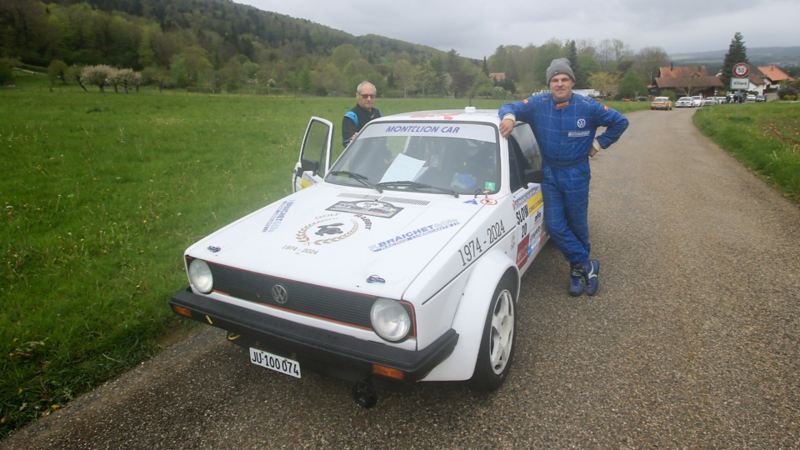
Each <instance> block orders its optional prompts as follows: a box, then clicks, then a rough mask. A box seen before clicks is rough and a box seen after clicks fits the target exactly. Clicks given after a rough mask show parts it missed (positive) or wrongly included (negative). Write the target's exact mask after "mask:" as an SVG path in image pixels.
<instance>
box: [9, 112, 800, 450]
mask: <svg viewBox="0 0 800 450" xmlns="http://www.w3.org/2000/svg"><path fill="white" fill-rule="evenodd" d="M691 114H692V111H690V110H676V111H671V112H660V111H659V112H656V111H643V112H639V113H634V114H631V115H630V119H631V127H630V129H629V130H628V132H627V134H626V135H625V136H624V137H623V139H622V140H621V141H620V142H619V143H618V144H617V146H615V147H614V148H612V149H611V151H609V152H607V153H603V154H602V155H600V156H599V157H598V158H596V159H595V160H594V161H593V163H592V165H593V174H594V179H593V182H592V193H591V197H592V204H591V211H590V223H591V227H592V238H593V244H594V247H593V249H594V254H595V255H596V256H597V257H599V258H600V260H601V261H602V264H603V265H602V272H601V273H602V280H603V284H602V286H601V291H600V294H599V295H598V296H597V297H596V298H594V299H589V298H588V297H582V298H580V299H573V298H570V297H568V296H567V295H566V283H565V281H566V277H567V268H566V264H565V263H563V262H562V260H561V258H560V256H559V255H558V252H557V251H556V250H555V248H554V247H553V246H552V245H549V246H548V247H546V248H545V249H544V250H543V253H542V255H541V256H540V258H539V259H537V261H536V262H535V263H534V268H533V269H532V272H530V273H529V274H528V275H526V277H525V278H524V280H523V298H522V307H521V309H520V320H519V328H518V341H517V343H518V347H517V354H516V356H517V359H516V361H515V365H514V367H513V371H512V374H511V376H510V378H509V379H508V382H507V383H506V384H505V385H504V386H503V388H502V389H501V390H500V391H499V392H497V393H496V394H495V395H488V396H486V395H478V394H474V393H472V392H471V391H470V390H469V389H467V388H466V387H465V386H463V385H462V384H457V383H441V384H422V385H418V386H414V387H412V388H411V389H407V390H406V391H400V392H386V391H384V392H382V396H381V399H380V401H379V404H378V407H376V408H375V409H372V410H364V409H361V408H359V407H358V406H356V405H355V404H354V403H353V402H352V401H351V399H350V395H349V388H350V387H349V385H347V384H345V383H342V382H339V381H336V380H330V379H326V378H323V377H321V376H318V375H315V374H313V373H307V374H304V378H303V379H302V380H294V379H292V378H289V377H286V376H282V375H279V374H272V373H270V372H268V371H266V370H264V369H260V368H258V367H255V366H253V365H251V364H249V363H248V362H247V356H246V354H245V353H244V352H243V351H242V350H240V349H238V348H237V347H234V346H232V345H229V344H227V343H226V342H224V340H223V337H222V334H221V333H220V332H218V331H216V330H212V329H204V330H200V331H198V332H196V333H194V334H193V335H192V336H191V337H190V338H188V339H186V340H184V341H182V342H180V343H178V344H176V345H174V346H172V347H170V348H168V349H167V350H166V351H165V352H164V353H163V354H161V355H160V356H159V357H157V358H155V359H153V360H151V361H148V362H146V363H144V364H143V365H142V366H140V367H138V368H137V369H135V370H133V371H131V372H129V373H127V374H126V375H124V376H123V377H121V378H120V379H118V380H116V381H115V382H113V383H110V384H108V385H106V386H103V387H101V388H99V389H97V390H96V391H94V392H92V393H91V394H89V395H86V396H83V397H81V398H79V399H77V400H76V401H74V402H72V403H71V404H70V405H68V406H67V407H66V408H64V409H63V410H61V411H58V412H57V413H55V414H53V415H51V416H50V417H47V418H45V419H42V420H40V421H38V422H37V423H35V424H33V425H32V426H29V427H28V428H26V429H24V430H22V431H20V432H18V433H16V434H15V435H12V436H11V437H10V438H9V439H6V440H5V441H4V442H2V443H0V447H2V448H25V449H38V448H42V449H44V448H69V449H79V448H146V449H151V448H213V449H218V448H254V447H261V448H263V447H291V448H297V447H309V448H401V447H402V448H405V447H409V448H411V447H416V448H420V447H422V448H427V447H436V448H442V447H445V448H452V447H462V448H463V447H470V448H475V447H479V448H488V447H492V448H493V447H504V448H509V447H516V448H525V447H538V448H563V447H614V448H633V447H635V448H640V447H704V448H707V447H729V448H730V447H733V448H745V447H753V448H779V447H782V448H798V447H800V341H799V336H800V313H799V312H798V309H799V308H800V258H799V256H800V239H798V231H800V210H798V208H797V206H796V205H794V204H793V203H791V202H789V201H787V200H785V199H784V198H782V197H781V196H780V195H778V194H776V193H775V192H774V191H772V190H771V189H770V188H769V187H767V186H766V185H765V184H764V183H762V182H761V181H759V180H758V179H756V178H755V177H754V176H753V175H752V174H750V173H749V172H748V171H747V170H745V169H743V168H742V167H741V166H739V164H737V163H736V162H735V161H734V160H733V159H732V158H730V157H729V156H728V155H727V154H725V153H724V152H723V151H721V150H720V149H718V148H717V147H716V146H715V145H713V144H711V143H710V142H709V141H708V140H706V139H705V138H703V137H702V136H701V135H700V134H699V133H697V132H696V131H695V130H694V128H693V127H692V126H691Z"/></svg>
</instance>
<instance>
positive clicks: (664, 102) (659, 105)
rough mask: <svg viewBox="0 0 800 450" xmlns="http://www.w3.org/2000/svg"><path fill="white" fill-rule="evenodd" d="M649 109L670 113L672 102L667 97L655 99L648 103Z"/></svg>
mask: <svg viewBox="0 0 800 450" xmlns="http://www.w3.org/2000/svg"><path fill="white" fill-rule="evenodd" d="M650 109H663V110H665V111H672V100H670V99H669V97H656V98H654V99H653V101H652V102H650Z"/></svg>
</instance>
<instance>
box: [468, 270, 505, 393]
mask: <svg viewBox="0 0 800 450" xmlns="http://www.w3.org/2000/svg"><path fill="white" fill-rule="evenodd" d="M513 289H514V286H513V284H512V283H511V281H510V278H509V277H505V278H503V280H501V281H500V283H499V284H498V285H497V288H496V289H495V291H494V295H493V297H492V301H491V304H490V305H489V311H488V313H487V315H486V322H485V324H484V327H483V337H482V338H481V347H480V350H479V351H478V360H477V361H476V362H475V374H474V375H473V376H472V386H473V387H474V388H475V389H478V390H482V391H493V390H495V389H497V388H499V387H500V386H501V385H502V384H503V382H504V381H505V379H506V377H507V376H508V372H509V370H510V369H511V360H512V359H513V356H514V328H515V325H516V305H515V303H514V290H513Z"/></svg>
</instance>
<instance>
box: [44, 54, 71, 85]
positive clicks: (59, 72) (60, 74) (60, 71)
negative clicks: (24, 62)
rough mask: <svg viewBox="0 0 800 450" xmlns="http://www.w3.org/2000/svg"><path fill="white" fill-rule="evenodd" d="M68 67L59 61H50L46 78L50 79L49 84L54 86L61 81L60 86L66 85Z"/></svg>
mask: <svg viewBox="0 0 800 450" xmlns="http://www.w3.org/2000/svg"><path fill="white" fill-rule="evenodd" d="M68 70H69V66H67V64H66V63H65V62H64V61H61V60H60V59H54V60H52V61H50V65H49V66H47V77H48V78H50V84H56V81H61V84H67V71H68Z"/></svg>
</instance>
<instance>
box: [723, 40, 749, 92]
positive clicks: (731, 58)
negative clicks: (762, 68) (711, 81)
mask: <svg viewBox="0 0 800 450" xmlns="http://www.w3.org/2000/svg"><path fill="white" fill-rule="evenodd" d="M738 63H745V64H749V63H750V61H748V60H747V48H746V47H745V45H744V38H743V37H742V33H739V32H738V31H737V32H736V33H735V34H734V35H733V39H731V44H730V45H729V46H728V53H726V54H725V59H724V60H723V62H722V75H721V76H720V81H722V86H723V87H724V88H725V89H727V88H728V87H729V86H730V85H731V73H732V71H733V66H735V65H736V64H738Z"/></svg>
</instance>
